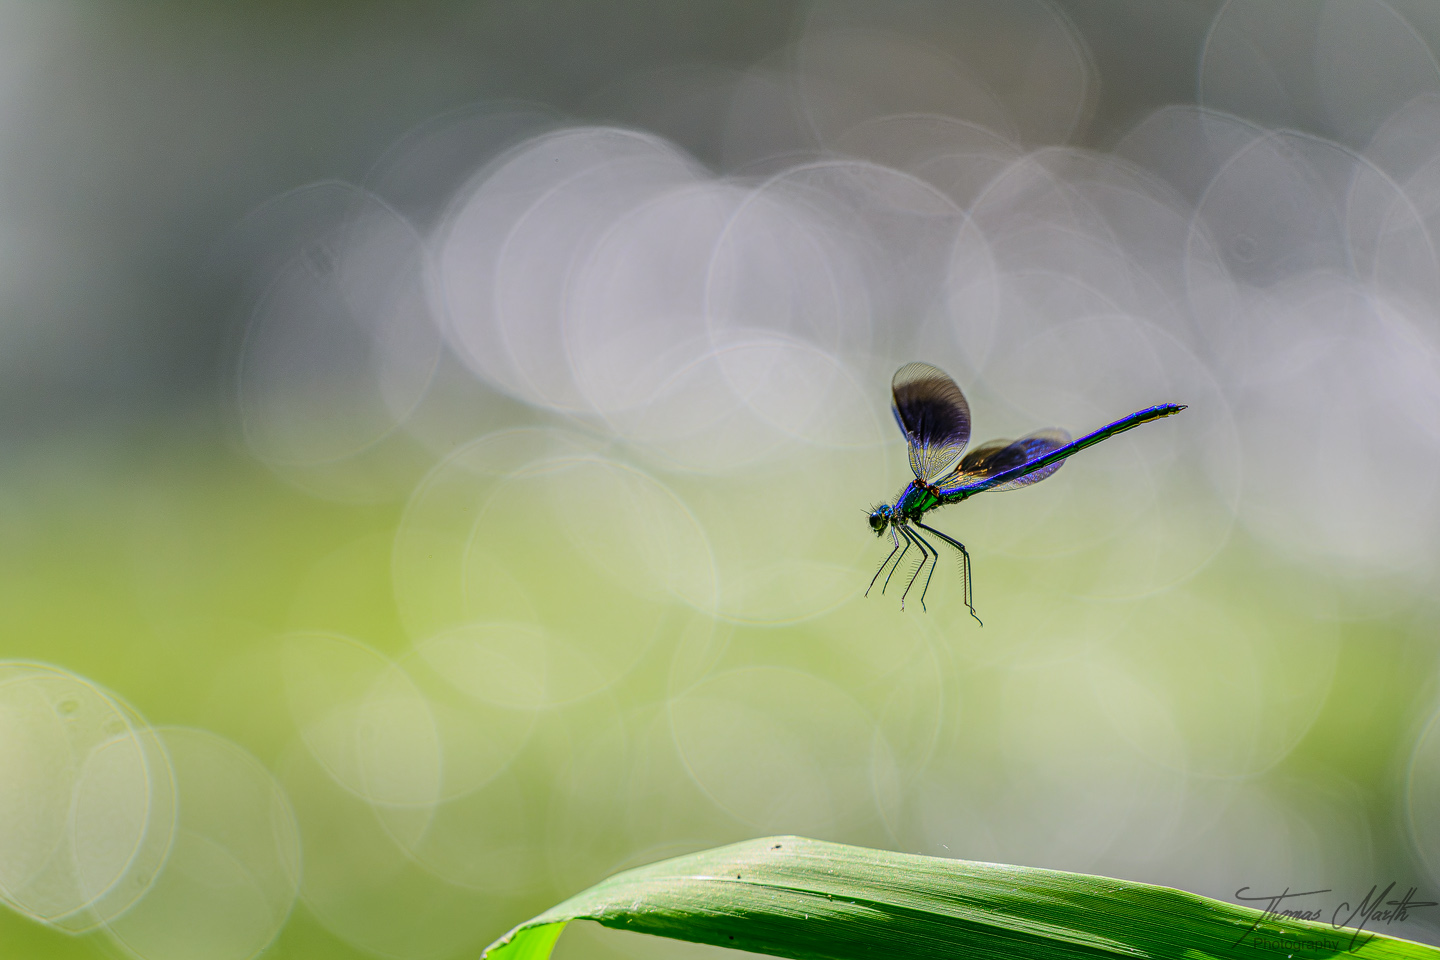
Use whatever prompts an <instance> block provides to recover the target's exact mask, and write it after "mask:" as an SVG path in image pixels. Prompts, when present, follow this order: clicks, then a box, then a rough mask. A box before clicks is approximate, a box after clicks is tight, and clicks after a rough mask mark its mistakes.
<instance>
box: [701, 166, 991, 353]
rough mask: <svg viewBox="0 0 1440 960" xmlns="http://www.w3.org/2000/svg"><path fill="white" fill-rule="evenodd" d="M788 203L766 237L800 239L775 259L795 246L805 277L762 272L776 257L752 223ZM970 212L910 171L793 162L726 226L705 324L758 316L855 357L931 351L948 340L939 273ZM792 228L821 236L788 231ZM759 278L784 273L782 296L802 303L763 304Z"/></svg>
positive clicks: (765, 222) (768, 220) (747, 321)
mask: <svg viewBox="0 0 1440 960" xmlns="http://www.w3.org/2000/svg"><path fill="white" fill-rule="evenodd" d="M789 211H794V213H791V214H789V223H788V224H777V225H778V226H779V233H778V235H777V236H776V239H775V240H774V241H771V242H785V243H786V246H787V247H792V246H793V248H794V249H795V251H796V254H788V253H787V256H786V257H785V259H784V260H783V261H780V262H781V263H783V264H785V265H788V264H789V263H790V261H791V258H792V256H795V255H798V256H799V263H798V264H797V267H798V268H799V269H801V270H803V274H802V275H804V276H807V277H812V278H813V279H811V280H810V281H809V282H808V283H806V284H805V285H800V284H797V283H796V282H795V281H794V280H789V281H787V280H784V279H778V278H777V279H774V280H770V279H766V278H767V275H769V276H773V275H774V272H775V271H776V269H777V268H776V266H775V265H773V264H767V263H765V262H763V261H762V260H759V259H758V258H759V257H761V256H763V248H760V249H758V250H756V249H752V248H751V240H750V237H751V236H752V235H753V234H755V233H757V232H759V233H766V232H769V231H770V230H771V229H773V228H772V227H771V226H770V225H771V224H772V223H776V222H777V217H776V214H781V215H782V216H783V215H785V214H786V213H788V212H789ZM963 222H964V213H963V212H962V211H961V210H960V209H959V208H958V207H957V206H956V205H955V203H954V201H952V200H951V199H950V197H948V196H947V195H945V194H944V193H942V192H941V191H940V190H939V189H937V188H936V187H935V186H933V185H932V184H929V183H927V182H925V181H924V180H921V179H919V178H918V177H916V176H913V175H911V174H907V173H902V172H900V171H898V170H892V169H890V168H887V167H883V166H880V165H878V164H874V163H866V162H861V161H855V160H824V161H816V162H810V163H804V164H800V165H796V166H792V167H789V168H787V169H785V170H784V171H782V172H780V173H777V174H775V175H774V176H772V177H770V178H769V179H768V180H766V181H765V182H764V183H763V184H761V185H760V186H759V187H758V188H757V189H756V191H755V193H754V195H753V196H752V197H751V199H750V200H749V201H748V202H747V203H746V205H745V207H744V208H742V209H741V211H740V212H739V214H738V215H737V216H736V218H735V220H734V221H733V222H732V223H731V224H730V226H729V228H728V229H727V231H726V236H725V238H724V242H723V243H722V245H721V246H720V247H719V248H718V251H717V255H716V259H715V261H714V264H713V266H712V272H711V276H710V278H709V280H708V282H707V285H708V291H707V316H708V323H709V326H710V329H711V330H712V331H724V330H726V329H735V328H737V327H743V326H749V325H755V324H754V320H753V319H751V318H752V317H755V316H759V317H766V318H774V319H775V320H776V321H779V322H780V323H781V324H783V327H782V328H781V330H782V332H784V333H786V334H789V335H791V336H796V337H801V338H804V339H808V340H811V341H813V342H814V343H815V344H816V346H817V347H819V348H821V349H823V350H826V351H829V352H833V353H835V354H837V355H838V356H841V357H842V358H845V359H847V360H850V361H851V362H858V361H860V360H861V359H862V358H864V359H866V360H869V359H871V358H872V357H874V356H880V357H885V358H886V359H887V362H888V361H889V360H894V359H895V358H896V357H903V358H905V359H910V358H911V357H912V355H914V354H915V353H916V352H917V351H918V352H920V353H924V354H926V355H927V356H928V355H933V354H934V350H935V349H936V348H937V345H947V344H948V340H949V337H948V321H947V319H946V317H945V301H944V296H943V292H942V283H943V280H944V278H945V276H946V274H947V271H948V270H949V267H950V251H951V247H952V245H953V244H954V242H955V237H956V235H957V233H958V232H959V230H960V228H961V226H962V224H963ZM795 230H799V231H803V232H804V234H805V235H808V236H810V237H814V238H815V239H814V240H811V241H808V242H804V243H803V245H802V244H791V243H789V242H786V241H785V236H786V234H787V233H789V232H791V231H795ZM821 267H823V270H824V273H828V274H829V276H830V277H833V278H834V279H833V281H831V285H827V284H825V283H824V282H823V279H824V274H822V273H821V272H820V270H819V269H817V268H821ZM756 282H759V283H763V284H766V285H767V286H769V287H771V288H772V289H774V288H775V287H776V286H777V285H779V284H785V285H786V286H788V287H789V288H790V291H791V292H789V293H787V295H786V297H785V301H788V303H790V304H795V306H794V307H791V308H790V309H789V310H786V309H784V308H783V307H782V308H780V309H777V308H776V307H775V306H767V305H765V304H764V303H762V302H761V301H763V300H764V294H763V289H764V288H763V287H762V288H760V289H759V290H756V289H755V288H753V287H751V284H754V283H756ZM827 286H829V287H830V289H826V287H827ZM857 288H859V290H858V291H857ZM780 289H782V290H783V289H785V288H784V287H780ZM816 295H818V297H817V299H816V300H814V301H813V302H808V301H809V299H810V297H812V296H816ZM782 302H784V301H782ZM867 354H868V355H869V356H866V355H867Z"/></svg>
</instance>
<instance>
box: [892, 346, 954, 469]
mask: <svg viewBox="0 0 1440 960" xmlns="http://www.w3.org/2000/svg"><path fill="white" fill-rule="evenodd" d="M890 392H891V395H892V396H893V397H894V400H895V404H894V406H893V407H892V408H891V409H892V410H894V412H895V422H896V423H898V424H900V430H901V431H902V432H903V433H904V434H905V439H906V440H907V441H908V442H909V443H910V469H911V470H913V471H914V472H915V476H916V477H917V478H919V479H920V480H923V481H925V482H927V483H929V482H930V481H933V480H934V479H935V478H936V477H938V476H940V475H941V474H943V473H944V472H945V471H946V470H949V469H950V467H951V466H952V465H953V464H954V463H955V461H956V460H957V459H958V458H959V456H960V453H961V451H963V450H964V449H965V444H966V443H968V442H969V440H970V404H968V403H966V402H965V394H963V393H961V392H960V388H959V387H958V386H956V385H955V381H954V380H951V379H950V377H949V376H947V375H946V373H945V371H943V370H941V369H939V368H938V367H932V366H930V364H928V363H907V364H905V366H903V367H901V368H900V369H899V370H897V371H896V372H895V379H894V380H893V381H891V383H890Z"/></svg>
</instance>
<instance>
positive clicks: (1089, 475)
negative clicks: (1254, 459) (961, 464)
mask: <svg viewBox="0 0 1440 960" xmlns="http://www.w3.org/2000/svg"><path fill="white" fill-rule="evenodd" d="M985 372H986V375H987V380H988V382H989V383H993V384H997V385H998V384H1003V385H1004V390H1003V392H1002V391H998V390H997V391H996V392H997V393H998V394H999V395H1000V396H1002V397H1005V398H1006V399H1007V400H1008V401H1009V405H1010V406H1011V407H1013V408H1014V409H1017V410H1021V411H1024V412H1025V421H1026V422H1028V423H1031V424H1034V425H1036V426H1039V425H1043V424H1048V423H1051V422H1053V421H1054V419H1055V418H1054V416H1052V415H1047V414H1046V413H1044V411H1047V410H1048V411H1066V412H1065V414H1064V416H1065V417H1066V422H1065V423H1064V424H1063V426H1065V427H1066V428H1068V429H1069V430H1070V431H1071V433H1072V434H1074V435H1077V436H1078V435H1080V434H1081V433H1084V432H1086V431H1088V430H1091V429H1095V428H1098V427H1100V426H1101V425H1103V424H1104V423H1106V422H1109V421H1113V420H1116V419H1118V418H1119V417H1120V416H1121V415H1123V414H1124V413H1126V412H1129V411H1131V410H1136V409H1141V408H1144V407H1147V406H1150V405H1151V404H1153V403H1155V402H1157V401H1159V400H1161V399H1171V400H1175V399H1182V400H1184V401H1185V402H1186V403H1188V404H1189V405H1190V407H1191V410H1188V411H1186V414H1185V416H1186V417H1187V419H1186V420H1185V421H1184V425H1185V427H1187V429H1185V430H1183V431H1180V430H1177V429H1173V428H1172V429H1170V430H1166V431H1165V432H1164V434H1162V433H1161V432H1160V431H1159V430H1157V429H1155V428H1152V429H1151V431H1150V432H1148V433H1136V434H1131V435H1129V436H1127V437H1123V438H1117V439H1114V440H1111V441H1108V442H1107V443H1106V444H1105V447H1104V448H1103V449H1097V450H1095V451H1093V452H1090V453H1089V454H1088V456H1086V458H1085V459H1083V460H1081V459H1078V458H1077V459H1076V460H1074V461H1071V462H1070V463H1067V464H1066V466H1065V476H1066V477H1067V479H1065V480H1063V481H1061V480H1049V481H1047V489H1046V491H1045V492H1044V493H1043V494H1041V493H1040V492H1039V491H1038V490H1037V491H1034V492H1020V491H1016V492H1013V493H1005V494H1001V495H996V496H994V497H993V498H987V499H988V500H990V501H991V502H989V503H988V504H987V505H986V512H985V514H984V520H983V521H981V522H982V523H983V526H980V529H981V530H982V531H984V532H985V533H986V534H987V535H990V536H995V537H999V538H1001V539H1000V541H999V543H998V544H997V546H999V547H1000V549H1001V550H1002V551H1003V552H1005V553H1006V554H1008V555H1011V556H1031V557H1040V556H1052V557H1053V556H1058V555H1061V554H1073V553H1074V552H1075V551H1080V550H1085V551H1086V552H1087V553H1088V555H1089V563H1088V564H1087V566H1088V567H1089V571H1090V575H1091V576H1092V577H1093V581H1092V582H1091V583H1090V584H1089V585H1088V586H1086V587H1085V588H1084V589H1083V593H1084V594H1085V595H1087V596H1109V597H1118V596H1131V597H1133V596H1140V595H1143V594H1146V593H1150V592H1153V591H1156V590H1161V589H1164V588H1166V587H1169V586H1172V585H1174V584H1176V583H1179V582H1180V581H1182V580H1184V579H1186V578H1187V577H1190V576H1193V575H1194V574H1195V573H1197V572H1198V571H1199V570H1201V569H1203V568H1204V566H1205V565H1206V564H1208V563H1209V562H1210V561H1211V560H1212V559H1213V558H1214V557H1215V556H1216V554H1217V553H1218V552H1219V551H1220V550H1221V549H1222V548H1223V547H1224V545H1225V544H1226V542H1227V541H1228V540H1229V538H1230V532H1231V529H1232V527H1233V525H1234V523H1235V518H1236V512H1237V511H1238V509H1239V505H1240V498H1241V495H1242V487H1241V463H1242V458H1241V448H1240V442H1239V436H1238V433H1237V430H1236V426H1235V422H1234V419H1233V415H1232V413H1231V408H1230V404H1229V402H1228V400H1227V398H1226V396H1225V393H1224V391H1223V390H1222V388H1221V387H1220V385H1219V384H1217V383H1216V382H1215V380H1214V378H1213V377H1212V376H1211V374H1210V372H1209V370H1208V369H1207V368H1206V367H1205V366H1204V365H1203V364H1202V363H1201V362H1200V361H1199V360H1198V359H1197V358H1196V357H1195V356H1194V354H1193V353H1191V352H1190V351H1189V350H1188V349H1187V348H1186V347H1185V346H1184V345H1183V344H1182V343H1180V342H1179V341H1178V340H1176V339H1175V338H1173V337H1171V336H1169V335H1168V334H1167V333H1165V332H1164V331H1163V330H1160V329H1158V328H1156V327H1155V326H1154V325H1152V324H1150V323H1148V322H1145V321H1143V320H1138V319H1135V318H1133V317H1128V316H1094V317H1087V318H1083V319H1076V320H1072V321H1070V322H1068V323H1063V324H1059V325H1056V326H1055V327H1053V328H1051V329H1049V330H1047V331H1045V332H1043V333H1040V334H1037V335H1036V336H1034V337H1033V338H1032V339H1031V340H1029V341H1028V342H1024V343H1019V344H1016V345H1015V347H1014V349H1013V350H1009V351H1006V352H1005V353H1003V354H999V355H997V356H996V357H994V358H993V359H992V361H991V364H990V365H989V366H988V367H987V369H986V371H985ZM1192 411H1193V413H1192ZM1182 438H1183V439H1182ZM1055 484H1063V486H1061V487H1059V488H1058V489H1057V488H1055V487H1054V486H1053V485H1055ZM1177 488H1178V489H1179V490H1182V491H1183V494H1177V493H1176V492H1175V491H1176V489H1177ZM1037 494H1038V496H1037ZM992 531H993V533H992Z"/></svg>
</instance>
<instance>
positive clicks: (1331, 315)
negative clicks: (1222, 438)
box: [1237, 281, 1440, 575]
mask: <svg viewBox="0 0 1440 960" xmlns="http://www.w3.org/2000/svg"><path fill="white" fill-rule="evenodd" d="M1253 306H1254V309H1255V310H1256V311H1257V313H1260V314H1261V316H1262V318H1263V319H1264V320H1265V321H1266V323H1265V325H1264V326H1263V327H1260V328H1259V329H1260V332H1261V335H1263V336H1264V338H1265V339H1262V340H1261V341H1260V343H1259V344H1257V346H1256V348H1255V350H1254V355H1255V356H1256V358H1257V362H1256V363H1255V364H1254V365H1253V366H1252V367H1251V369H1250V378H1251V379H1250V382H1249V383H1247V384H1246V389H1245V390H1244V392H1243V393H1241V395H1240V396H1241V399H1240V400H1239V402H1238V403H1237V410H1238V412H1239V423H1240V425H1241V440H1242V445H1243V449H1244V451H1245V463H1246V471H1247V475H1248V478H1249V479H1248V482H1247V485H1246V491H1245V497H1244V501H1243V507H1242V515H1243V517H1244V519H1245V521H1246V523H1247V525H1248V526H1249V527H1250V528H1251V529H1252V530H1253V531H1254V532H1256V533H1257V534H1259V535H1261V536H1263V537H1264V538H1266V539H1267V540H1269V541H1270V542H1272V543H1274V544H1275V545H1276V546H1279V547H1280V548H1281V549H1283V550H1286V551H1289V552H1291V553H1296V554H1299V555H1302V556H1305V557H1307V558H1310V559H1312V560H1319V561H1320V562H1322V563H1327V562H1328V563H1330V564H1332V565H1335V566H1336V568H1337V569H1341V568H1343V569H1345V570H1346V571H1348V573H1349V574H1351V575H1354V574H1355V573H1357V572H1358V573H1361V574H1362V575H1363V574H1365V573H1371V574H1376V573H1406V572H1412V573H1413V572H1418V573H1420V574H1421V575H1423V574H1424V572H1425V571H1426V570H1428V569H1431V568H1433V564H1434V560H1435V555H1434V538H1435V533H1436V529H1437V521H1440V493H1437V490H1436V488H1435V485H1434V483H1432V482H1431V479H1430V478H1432V477H1434V476H1435V475H1436V473H1437V471H1440V438H1437V437H1436V427H1435V423H1436V420H1435V417H1436V415H1437V412H1440V411H1437V405H1440V358H1437V354H1436V352H1435V351H1434V349H1433V348H1432V347H1431V346H1430V345H1429V344H1428V343H1427V342H1426V341H1425V340H1422V339H1420V338H1419V337H1418V336H1417V335H1416V332H1415V330H1414V328H1413V327H1412V326H1411V325H1410V324H1409V323H1408V322H1406V321H1405V320H1404V319H1403V317H1401V316H1399V315H1397V314H1396V313H1395V312H1394V311H1392V310H1389V309H1387V308H1386V306H1385V304H1384V302H1383V301H1380V300H1378V299H1377V298H1375V297H1373V296H1372V295H1370V294H1369V293H1367V292H1366V291H1364V290H1363V289H1356V288H1354V287H1350V286H1346V285H1338V284H1334V283H1325V282H1315V281H1312V282H1310V283H1301V284H1297V286H1296V287H1295V288H1294V289H1291V290H1289V291H1287V293H1286V296H1285V297H1284V298H1283V299H1281V300H1270V299H1265V300H1258V301H1257V302H1255V303H1254V305H1253ZM1261 358H1263V362H1259V361H1260V359H1261ZM1317 425H1323V426H1322V427H1321V428H1320V429H1323V431H1324V432H1325V433H1326V435H1328V436H1331V437H1337V438H1343V443H1344V444H1345V445H1346V447H1347V448H1348V449H1346V450H1345V451H1344V452H1343V453H1342V454H1340V455H1338V456H1337V453H1336V451H1335V450H1334V449H1331V448H1330V447H1329V446H1327V445H1326V444H1316V443H1315V436H1314V434H1315V431H1316V429H1317ZM1317 447H1318V449H1317ZM1375 489H1384V490H1385V491H1386V494H1385V495H1384V496H1369V495H1363V494H1361V493H1360V491H1371V490H1375Z"/></svg>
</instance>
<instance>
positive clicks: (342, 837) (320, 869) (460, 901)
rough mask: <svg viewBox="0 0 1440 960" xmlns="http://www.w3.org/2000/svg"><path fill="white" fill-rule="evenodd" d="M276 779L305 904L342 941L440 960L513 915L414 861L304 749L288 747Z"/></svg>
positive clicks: (368, 807) (400, 959)
mask: <svg viewBox="0 0 1440 960" xmlns="http://www.w3.org/2000/svg"><path fill="white" fill-rule="evenodd" d="M297 746H298V745H297ZM277 775H278V777H279V779H280V782H281V784H282V785H283V786H284V788H285V792H286V794H287V796H289V798H290V802H291V804H292V806H293V808H294V811H295V819H296V822H297V823H298V824H299V827H300V839H301V846H302V856H303V858H304V864H305V870H304V876H303V878H302V882H301V888H300V896H301V899H302V900H303V901H304V903H305V906H306V907H307V908H308V910H309V911H310V913H311V914H312V915H313V916H314V918H315V919H316V920H317V921H318V922H319V923H320V925H321V926H323V927H324V928H325V929H326V930H328V931H330V932H331V933H332V934H334V935H335V936H336V937H338V938H339V939H341V940H343V941H344V942H346V943H347V944H350V945H352V946H354V947H356V948H358V949H360V950H364V951H366V952H369V953H373V954H378V955H380V956H382V957H390V958H395V960H412V958H413V960H440V958H442V957H451V956H454V955H456V953H457V952H460V951H464V950H470V949H478V948H477V947H476V944H479V943H484V942H487V939H488V938H490V937H494V936H498V935H499V934H500V933H501V932H502V931H503V930H504V929H505V925H506V921H505V917H506V916H511V915H513V914H514V913H515V912H516V911H515V909H514V907H513V906H507V905H506V904H505V902H504V901H503V900H502V899H500V898H498V897H496V896H494V895H487V894H482V893H481V892H479V891H477V890H474V889H471V888H469V887H465V886H461V885H458V884H455V883H451V882H449V881H447V880H444V879H442V878H441V877H439V876H437V875H436V874H435V873H434V872H433V871H432V870H430V869H429V868H428V867H426V866H425V865H424V864H422V863H421V862H419V861H418V860H417V859H416V858H415V856H414V855H413V854H412V852H411V851H410V850H408V849H407V848H406V847H405V846H404V845H403V844H402V843H400V842H397V840H396V838H395V836H393V835H392V831H394V830H395V829H396V827H397V822H396V821H394V820H391V821H390V822H388V823H387V822H386V821H384V820H382V819H381V818H379V817H377V816H376V808H375V807H374V805H372V804H370V803H368V802H366V801H365V800H363V799H362V798H361V797H359V796H357V795H356V794H354V793H352V792H350V791H349V790H346V789H345V788H344V787H342V786H341V785H340V784H339V783H337V782H336V781H335V780H334V779H333V778H332V777H331V776H330V775H329V773H328V772H327V771H326V770H325V769H324V768H323V767H321V766H320V765H319V763H317V762H316V760H315V758H314V757H313V755H312V754H311V753H310V751H309V750H307V749H304V748H300V749H295V748H292V749H289V750H287V751H286V752H285V754H284V755H282V757H281V759H280V762H279V764H278V767H277ZM410 836H412V837H413V836H414V834H413V833H412V834H411V835H410Z"/></svg>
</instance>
